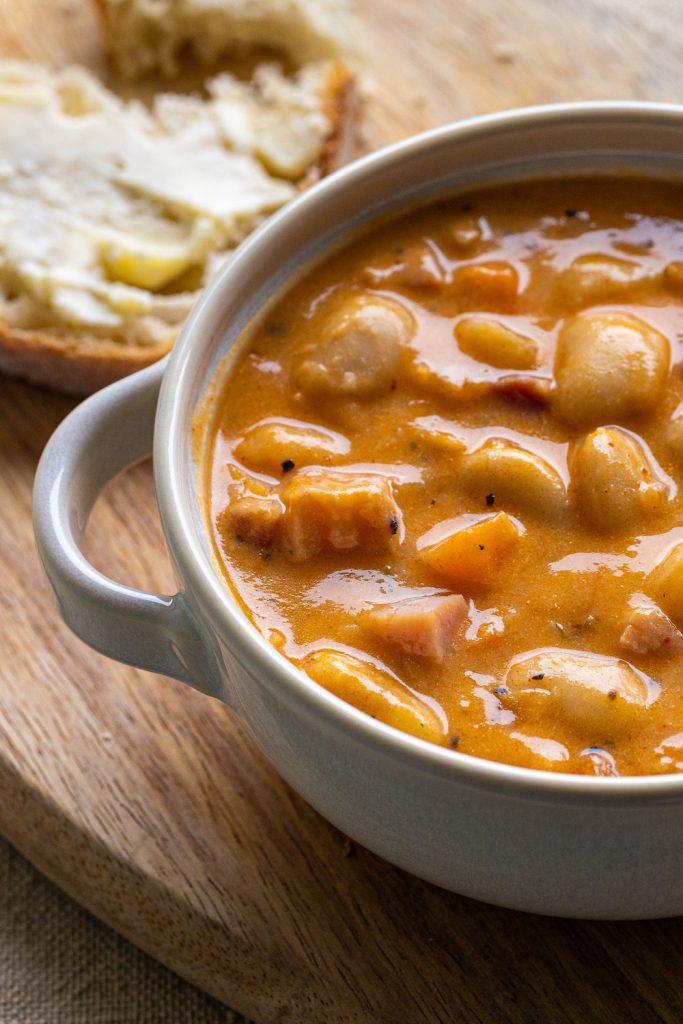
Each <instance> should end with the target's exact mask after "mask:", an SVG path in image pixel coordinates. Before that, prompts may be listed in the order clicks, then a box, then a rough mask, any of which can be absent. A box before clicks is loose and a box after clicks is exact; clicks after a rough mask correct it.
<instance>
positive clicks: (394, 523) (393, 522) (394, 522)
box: [389, 516, 398, 533]
mask: <svg viewBox="0 0 683 1024" xmlns="http://www.w3.org/2000/svg"><path fill="white" fill-rule="evenodd" d="M389 529H390V530H391V532H392V533H398V517H397V516H392V517H391V519H390V520H389Z"/></svg>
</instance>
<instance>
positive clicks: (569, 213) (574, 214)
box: [564, 210, 579, 217]
mask: <svg viewBox="0 0 683 1024" xmlns="http://www.w3.org/2000/svg"><path fill="white" fill-rule="evenodd" d="M564 215H565V217H578V215H579V211H578V210H565V211H564Z"/></svg>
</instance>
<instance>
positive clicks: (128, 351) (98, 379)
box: [0, 63, 356, 396]
mask: <svg viewBox="0 0 683 1024" xmlns="http://www.w3.org/2000/svg"><path fill="white" fill-rule="evenodd" d="M324 112H325V114H326V116H327V118H328V120H329V123H330V131H329V132H328V135H327V138H326V139H325V142H324V145H323V148H322V151H321V155H320V159H319V161H318V163H317V164H316V166H315V167H313V168H311V170H310V171H309V172H308V173H307V174H306V176H305V178H304V179H303V181H302V182H301V187H302V188H305V187H307V186H308V185H310V184H312V183H313V182H315V181H317V180H318V179H319V178H321V177H324V176H325V175H327V174H330V173H331V172H332V171H333V170H335V169H336V168H337V167H338V166H340V165H341V163H343V162H344V161H345V160H347V159H349V156H350V153H351V152H352V150H353V147H354V146H355V130H356V100H355V89H354V80H353V76H352V75H351V73H350V72H349V71H348V70H347V69H346V68H345V67H344V66H343V65H342V64H338V63H335V64H333V65H332V66H331V68H330V75H329V80H328V83H327V88H326V100H325V103H324ZM179 330H180V325H179V326H178V329H177V331H175V332H174V334H173V338H172V339H171V340H169V341H165V342H163V343H161V344H156V345H133V344H130V345H128V344H123V343H120V342H115V341H112V340H111V339H107V338H101V337H96V336H93V335H88V334H83V333H73V334H65V333H63V332H60V333H59V334H57V333H51V332H50V331H49V330H40V331H30V330H23V329H17V328H12V327H10V326H9V325H8V324H7V323H6V322H3V321H2V319H0V373H3V374H5V375H6V376H9V377H20V378H23V379H24V380H28V381H30V382H31V383H32V384H38V385H41V386H43V387H46V388H49V389H50V390H52V391H59V392H61V393H62V394H67V395H77V396H84V395H90V394H92V393H93V392H94V391H98V390H99V389H100V388H102V387H105V386H106V385H107V384H111V383H113V382H114V381H116V380H119V379H120V378H121V377H126V376H128V375H129V374H131V373H135V371H136V370H142V369H144V367H146V366H149V365H150V363H154V362H156V361H157V360H158V359H161V358H162V356H165V355H166V354H167V352H169V351H170V349H171V348H172V346H173V340H174V339H175V337H176V336H177V333H178V332H179Z"/></svg>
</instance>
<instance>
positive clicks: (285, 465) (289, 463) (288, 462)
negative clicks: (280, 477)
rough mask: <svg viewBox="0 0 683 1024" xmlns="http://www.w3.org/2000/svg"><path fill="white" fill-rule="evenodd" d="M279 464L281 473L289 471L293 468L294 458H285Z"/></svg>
mask: <svg viewBox="0 0 683 1024" xmlns="http://www.w3.org/2000/svg"><path fill="white" fill-rule="evenodd" d="M280 465H281V466H282V472H283V473H291V471H292V470H293V469H294V460H293V459H285V460H284V462H281V463H280Z"/></svg>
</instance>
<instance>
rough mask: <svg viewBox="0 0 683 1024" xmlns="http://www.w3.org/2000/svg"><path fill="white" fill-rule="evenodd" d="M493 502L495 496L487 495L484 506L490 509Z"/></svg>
mask: <svg viewBox="0 0 683 1024" xmlns="http://www.w3.org/2000/svg"><path fill="white" fill-rule="evenodd" d="M495 500H496V496H495V494H487V495H486V504H487V505H488V507H489V508H491V505H493V503H494V501H495Z"/></svg>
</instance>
